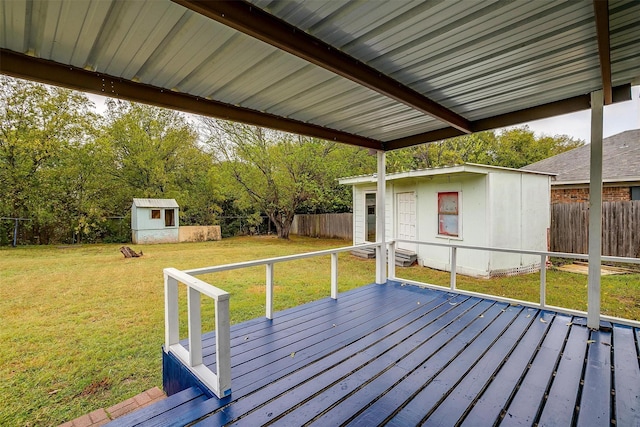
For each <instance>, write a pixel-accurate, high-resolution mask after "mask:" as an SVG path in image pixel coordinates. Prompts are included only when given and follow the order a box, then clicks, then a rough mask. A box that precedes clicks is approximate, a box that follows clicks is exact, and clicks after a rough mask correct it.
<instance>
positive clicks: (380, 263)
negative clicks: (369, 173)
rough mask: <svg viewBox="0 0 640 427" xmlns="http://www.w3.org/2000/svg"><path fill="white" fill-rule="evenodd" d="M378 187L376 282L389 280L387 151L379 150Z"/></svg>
mask: <svg viewBox="0 0 640 427" xmlns="http://www.w3.org/2000/svg"><path fill="white" fill-rule="evenodd" d="M377 177H378V187H377V194H376V240H377V243H379V244H380V246H379V250H376V283H377V284H380V285H381V284H384V283H386V282H387V274H386V269H387V251H386V249H387V248H386V236H385V223H386V218H385V203H386V188H387V183H386V177H385V153H384V151H378V175H377Z"/></svg>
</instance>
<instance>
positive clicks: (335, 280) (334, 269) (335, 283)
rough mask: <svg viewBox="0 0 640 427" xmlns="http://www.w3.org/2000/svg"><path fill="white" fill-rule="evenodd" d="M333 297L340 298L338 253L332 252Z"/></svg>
mask: <svg viewBox="0 0 640 427" xmlns="http://www.w3.org/2000/svg"><path fill="white" fill-rule="evenodd" d="M331 298H333V299H338V253H337V252H336V253H332V254H331Z"/></svg>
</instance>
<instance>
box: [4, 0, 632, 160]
mask: <svg viewBox="0 0 640 427" xmlns="http://www.w3.org/2000/svg"><path fill="white" fill-rule="evenodd" d="M0 28H3V30H2V31H0V71H1V72H2V73H4V74H8V75H12V76H16V77H22V78H28V79H32V80H37V81H42V82H45V83H51V84H56V85H61V86H67V87H71V88H75V89H80V90H84V91H88V92H94V93H98V94H102V95H107V96H113V97H120V98H125V99H131V100H134V101H141V102H147V103H151V104H155V105H160V106H166V107H170V108H175V109H178V110H184V111H189V112H193V113H198V114H204V115H208V116H213V117H219V118H225V119H230V120H235V121H241V122H245V123H250V124H255V125H261V126H266V127H271V128H275V129H280V130H285V131H290V132H294V133H300V134H305V135H311V136H315V137H320V138H325V139H330V140H337V141H341V142H346V143H350V144H355V145H359V146H363V147H370V148H375V149H384V150H389V149H396V148H400V147H403V146H408V145H413V144H419V143H424V142H430V141H435V140H439V139H443V138H447V137H452V136H457V135H460V134H463V133H469V132H475V131H481V130H486V129H493V128H497V127H503V126H508V125H512V124H517V123H522V122H525V121H530V120H534V119H538V118H543V117H549V116H554V115H558V114H562V113H568V112H573V111H577V110H582V109H587V108H589V107H590V97H589V93H590V92H592V91H594V90H599V89H603V90H604V93H605V103H609V102H612V101H616V100H627V99H629V97H630V86H629V84H631V83H632V82H634V81H636V82H637V81H638V80H637V79H638V77H639V76H640V56H639V55H638V54H637V53H638V52H640V2H638V1H634V0H610V1H596V2H593V3H592V2H586V1H585V2H583V1H581V2H565V1H556V0H541V1H535V2H502V1H478V2H467V1H446V2H440V1H435V2H434V1H422V0H399V1H394V2H380V1H364V2H362V1H355V0H333V1H305V0H291V1H275V0H251V1H250V2H247V1H235V2H232V1H211V2H204V1H198V0H175V1H169V0H146V1H138V0H123V1H115V0H86V1H83V2H77V1H75V0H60V1H56V2H49V1H37V2H33V1H31V0H10V1H7V0H2V1H0Z"/></svg>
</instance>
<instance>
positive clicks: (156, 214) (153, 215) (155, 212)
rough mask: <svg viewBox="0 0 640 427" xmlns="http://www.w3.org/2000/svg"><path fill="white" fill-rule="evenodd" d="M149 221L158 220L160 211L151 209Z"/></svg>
mask: <svg viewBox="0 0 640 427" xmlns="http://www.w3.org/2000/svg"><path fill="white" fill-rule="evenodd" d="M151 219H160V209H151Z"/></svg>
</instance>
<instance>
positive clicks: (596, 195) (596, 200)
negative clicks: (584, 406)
mask: <svg viewBox="0 0 640 427" xmlns="http://www.w3.org/2000/svg"><path fill="white" fill-rule="evenodd" d="M602 128H603V93H602V91H601V90H598V91H595V92H592V93H591V144H590V145H591V161H590V173H589V279H588V283H589V292H588V300H587V326H588V327H589V328H591V329H599V328H600V268H601V263H602Z"/></svg>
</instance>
